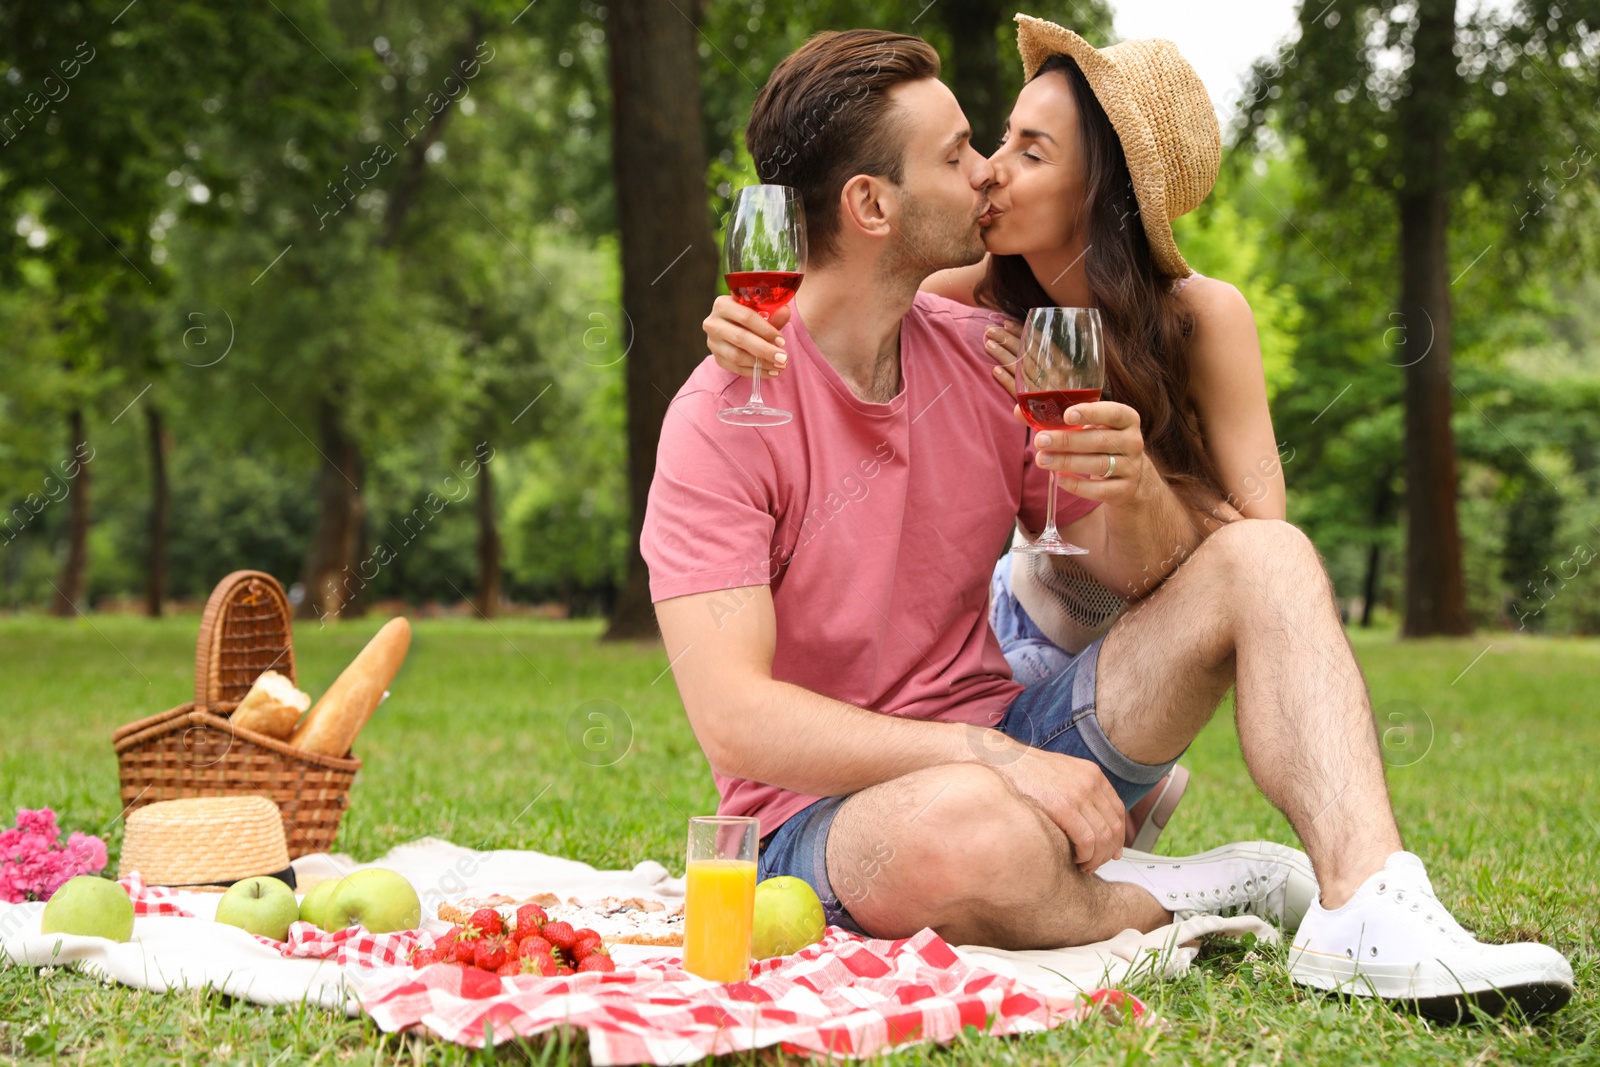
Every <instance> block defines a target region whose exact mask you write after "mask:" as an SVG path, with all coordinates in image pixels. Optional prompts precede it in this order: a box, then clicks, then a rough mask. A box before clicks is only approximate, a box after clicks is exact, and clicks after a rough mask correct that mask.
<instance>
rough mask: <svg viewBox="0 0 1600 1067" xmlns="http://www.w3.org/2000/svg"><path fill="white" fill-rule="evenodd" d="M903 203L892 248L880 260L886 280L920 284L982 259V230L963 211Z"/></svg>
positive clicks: (909, 201)
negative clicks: (929, 276)
mask: <svg viewBox="0 0 1600 1067" xmlns="http://www.w3.org/2000/svg"><path fill="white" fill-rule="evenodd" d="M904 204H905V211H904V213H903V215H902V217H901V220H900V225H899V227H898V228H897V229H896V231H895V242H894V245H893V246H892V247H891V248H890V249H889V250H888V252H886V253H885V255H884V259H883V273H884V274H885V275H887V276H888V277H890V278H893V279H895V280H903V281H906V282H911V283H914V284H916V285H920V284H921V283H922V280H923V279H924V278H926V277H927V276H928V275H930V274H933V273H935V272H937V271H941V270H949V269H950V268H951V267H967V266H971V265H972V264H974V263H976V262H978V261H979V260H981V259H982V258H983V257H984V254H985V251H986V250H985V249H984V247H983V231H982V230H981V229H979V228H978V226H977V225H976V223H975V221H974V219H973V217H972V216H971V215H970V214H968V213H967V212H965V211H961V212H955V211H942V212H941V211H933V210H930V209H929V208H927V207H926V206H925V205H924V203H923V202H922V201H920V200H918V199H916V198H915V197H910V196H908V197H906V198H905V200H904Z"/></svg>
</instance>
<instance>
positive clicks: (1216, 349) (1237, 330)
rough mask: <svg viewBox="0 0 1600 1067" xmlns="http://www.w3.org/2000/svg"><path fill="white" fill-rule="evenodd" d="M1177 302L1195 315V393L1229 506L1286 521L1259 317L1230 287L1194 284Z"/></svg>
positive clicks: (1192, 345)
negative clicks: (1262, 352)
mask: <svg viewBox="0 0 1600 1067" xmlns="http://www.w3.org/2000/svg"><path fill="white" fill-rule="evenodd" d="M1178 298H1179V299H1180V300H1181V301H1182V302H1183V303H1184V304H1185V306H1187V307H1188V309H1189V310H1190V312H1191V313H1192V314H1193V316H1194V333H1193V334H1192V335H1191V337H1190V341H1189V353H1188V354H1189V367H1190V371H1189V375H1190V377H1189V386H1190V397H1191V398H1192V400H1193V403H1194V408H1195V413H1196V414H1197V415H1199V417H1200V433H1201V435H1202V437H1203V438H1204V439H1205V446H1206V451H1207V452H1209V453H1210V455H1211V460H1212V462H1213V463H1214V464H1216V468H1217V472H1218V474H1219V475H1220V476H1221V479H1222V490H1223V493H1224V494H1225V496H1224V502H1225V503H1226V504H1228V505H1231V507H1232V508H1233V509H1237V511H1238V512H1239V513H1240V514H1242V515H1244V516H1245V517H1246V518H1252V519H1282V518H1283V517H1284V515H1285V514H1286V512H1285V489H1284V481H1283V465H1282V464H1281V463H1280V462H1279V460H1278V439H1277V436H1276V435H1275V434H1274V433H1273V430H1272V414H1271V412H1270V411H1269V410H1268V409H1267V380H1266V373H1265V371H1264V370H1263V369H1262V365H1261V343H1260V341H1259V340H1258V338H1257V336H1256V320H1255V315H1254V314H1253V313H1252V312H1251V310H1250V304H1249V302H1248V301H1246V300H1245V298H1244V294H1242V293H1240V292H1239V290H1238V289H1236V288H1234V287H1233V286H1232V285H1229V284H1228V283H1227V282H1224V281H1219V280H1217V279H1215V278H1204V277H1196V278H1195V279H1194V280H1193V281H1191V282H1190V283H1189V284H1188V285H1186V286H1184V287H1183V289H1182V291H1181V292H1180V293H1179V294H1178Z"/></svg>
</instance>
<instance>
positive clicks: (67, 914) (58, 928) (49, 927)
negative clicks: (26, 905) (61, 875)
mask: <svg viewBox="0 0 1600 1067" xmlns="http://www.w3.org/2000/svg"><path fill="white" fill-rule="evenodd" d="M39 932H40V933H45V934H82V935H83V936H85V937H104V938H108V939H110V940H112V941H126V940H128V938H130V937H132V936H133V901H132V900H129V899H128V891H127V890H126V889H123V888H122V887H121V886H120V885H118V884H117V883H115V882H113V881H110V880H108V879H105V878H96V877H95V876H94V875H92V874H80V875H78V877H76V878H73V879H70V880H68V881H67V883H66V884H65V885H63V886H62V887H61V888H59V889H57V890H56V891H55V892H54V893H52V894H51V895H50V902H49V903H48V904H46V905H45V906H44V916H43V918H42V919H40V921H39Z"/></svg>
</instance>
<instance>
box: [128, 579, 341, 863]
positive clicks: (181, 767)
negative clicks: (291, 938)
mask: <svg viewBox="0 0 1600 1067" xmlns="http://www.w3.org/2000/svg"><path fill="white" fill-rule="evenodd" d="M289 620H290V609H289V598H288V597H287V596H285V595H284V592H283V586H282V585H280V584H279V583H278V580H277V579H276V578H273V577H272V576H271V575H270V574H264V573H262V572H261V571H234V572H233V573H232V574H230V575H228V576H227V577H226V578H224V579H222V581H221V582H218V583H217V587H216V588H215V589H214V590H212V592H211V599H210V600H209V601H207V602H206V610H205V614H204V615H203V616H201V618H200V637H199V641H198V643H197V644H196V647H195V657H194V700H193V701H191V702H190V703H187V704H182V705H180V706H178V707H176V708H173V709H171V710H170V711H164V712H162V713H161V714H160V715H152V716H150V717H149V718H148V719H140V720H139V721H138V722H132V723H129V724H128V725H126V726H124V727H122V728H121V729H119V730H117V731H116V732H115V733H114V734H112V735H111V743H112V746H113V747H114V748H115V749H116V751H117V766H118V773H119V775H120V777H121V779H122V804H123V813H124V815H126V814H127V813H128V812H131V811H135V810H137V809H138V808H141V807H143V806H144V805H146V804H151V803H154V802H155V801H158V800H179V799H182V798H185V797H229V796H250V795H259V796H264V797H267V798H268V799H269V800H272V801H273V802H274V803H276V804H277V805H278V810H279V811H280V812H281V813H282V814H283V829H284V834H285V835H286V836H287V837H288V840H289V855H290V857H291V858H298V857H300V856H304V855H306V854H307V853H309V852H326V851H328V850H329V849H330V848H331V847H332V846H333V839H334V836H335V835H337V834H338V832H339V820H340V819H341V818H342V817H343V816H344V811H345V808H346V807H348V806H349V803H350V785H351V783H352V782H354V781H355V777H356V772H357V771H358V770H360V769H361V761H360V760H359V759H357V758H355V757H354V756H351V755H349V754H346V755H345V756H344V757H334V756H324V755H321V754H319V753H315V752H307V751H305V750H304V749H299V748H295V747H293V746H292V745H289V744H286V743H285V742H283V741H279V740H278V739H277V738H274V737H268V736H267V735H265V734H261V733H257V732H256V731H254V730H248V729H245V728H243V727H235V726H234V725H233V723H232V722H230V721H229V719H228V716H229V715H231V714H232V713H233V710H234V708H236V707H238V705H239V701H241V700H243V699H244V696H245V694H246V693H248V692H249V691H250V686H251V685H253V684H254V683H255V680H256V678H257V677H258V676H260V674H261V673H262V672H263V671H266V670H268V669H271V670H275V671H277V672H278V673H279V674H282V675H284V676H286V677H287V678H288V679H289V680H290V681H294V680H295V671H294V638H293V635H292V634H291V632H290V622H289Z"/></svg>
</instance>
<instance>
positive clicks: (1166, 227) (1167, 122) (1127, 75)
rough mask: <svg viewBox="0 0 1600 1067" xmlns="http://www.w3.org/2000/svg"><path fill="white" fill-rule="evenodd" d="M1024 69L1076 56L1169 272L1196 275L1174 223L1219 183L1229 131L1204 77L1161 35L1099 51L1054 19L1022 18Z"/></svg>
mask: <svg viewBox="0 0 1600 1067" xmlns="http://www.w3.org/2000/svg"><path fill="white" fill-rule="evenodd" d="M1017 48H1018V49H1019V50H1020V51H1021V52H1022V70H1023V73H1024V75H1025V76H1027V77H1029V78H1032V77H1033V76H1034V75H1035V74H1037V73H1038V71H1039V68H1040V67H1041V66H1043V65H1044V62H1045V60H1047V59H1049V58H1050V57H1051V56H1052V55H1065V56H1070V57H1071V58H1072V59H1073V60H1074V61H1075V62H1076V63H1077V64H1078V67H1079V69H1081V70H1082V71H1083V76H1084V77H1085V78H1086V79H1087V80H1088V82H1089V87H1090V88H1091V89H1093V90H1094V95H1095V99H1097V100H1099V101H1100V106H1101V107H1103V108H1105V109H1106V116H1107V117H1108V118H1110V119H1111V125H1112V126H1113V127H1115V128H1116V131H1117V137H1118V138H1119V139H1120V140H1121V141H1122V153H1123V155H1124V156H1125V157H1126V158H1127V160H1128V173H1129V175H1130V176H1131V177H1132V178H1133V193H1134V196H1135V197H1136V198H1137V199H1138V201H1139V215H1140V217H1141V218H1142V219H1143V220H1144V232H1145V236H1147V237H1148V238H1149V239H1150V248H1151V251H1153V252H1154V253H1155V258H1156V262H1157V263H1158V264H1160V266H1161V269H1162V270H1164V271H1166V272H1167V273H1168V274H1172V275H1175V276H1177V277H1180V278H1182V277H1186V276H1187V275H1189V274H1192V273H1194V272H1193V271H1192V270H1191V269H1190V267H1189V264H1187V263H1185V262H1184V261H1183V256H1182V255H1180V254H1179V252H1178V244H1177V242H1176V241H1174V240H1173V239H1172V220H1173V219H1175V218H1177V217H1179V216H1180V215H1184V214H1187V213H1188V212H1190V211H1193V210H1194V209H1195V207H1196V206H1198V205H1199V203H1200V201H1202V200H1204V199H1205V198H1206V196H1207V195H1208V194H1209V193H1210V192H1211V187H1212V186H1213V185H1215V184H1216V181H1217V170H1218V168H1219V167H1220V166H1221V165H1222V131H1221V130H1220V129H1219V128H1218V127H1217V115H1216V111H1215V110H1214V109H1213V108H1212V106H1211V97H1210V96H1209V95H1208V94H1207V93H1206V87H1205V85H1204V84H1203V83H1202V82H1201V81H1200V76H1199V75H1197V74H1196V73H1195V72H1194V68H1193V67H1191V66H1190V65H1189V61H1188V60H1186V59H1184V58H1183V56H1181V55H1180V54H1179V53H1178V46H1177V45H1175V44H1173V43H1172V42H1171V41H1164V40H1161V39H1160V38H1148V39H1145V40H1139V41H1123V42H1122V43H1121V44H1114V45H1112V46H1110V47H1109V48H1095V47H1094V46H1093V45H1091V44H1089V42H1088V41H1085V40H1084V39H1083V38H1082V37H1079V36H1078V35H1077V34H1075V33H1073V32H1072V31H1071V30H1069V29H1065V28H1063V27H1061V26H1057V25H1056V24H1055V23H1053V22H1046V21H1044V20H1043V19H1036V18H1033V17H1032V16H1029V15H1018V16H1017Z"/></svg>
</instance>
